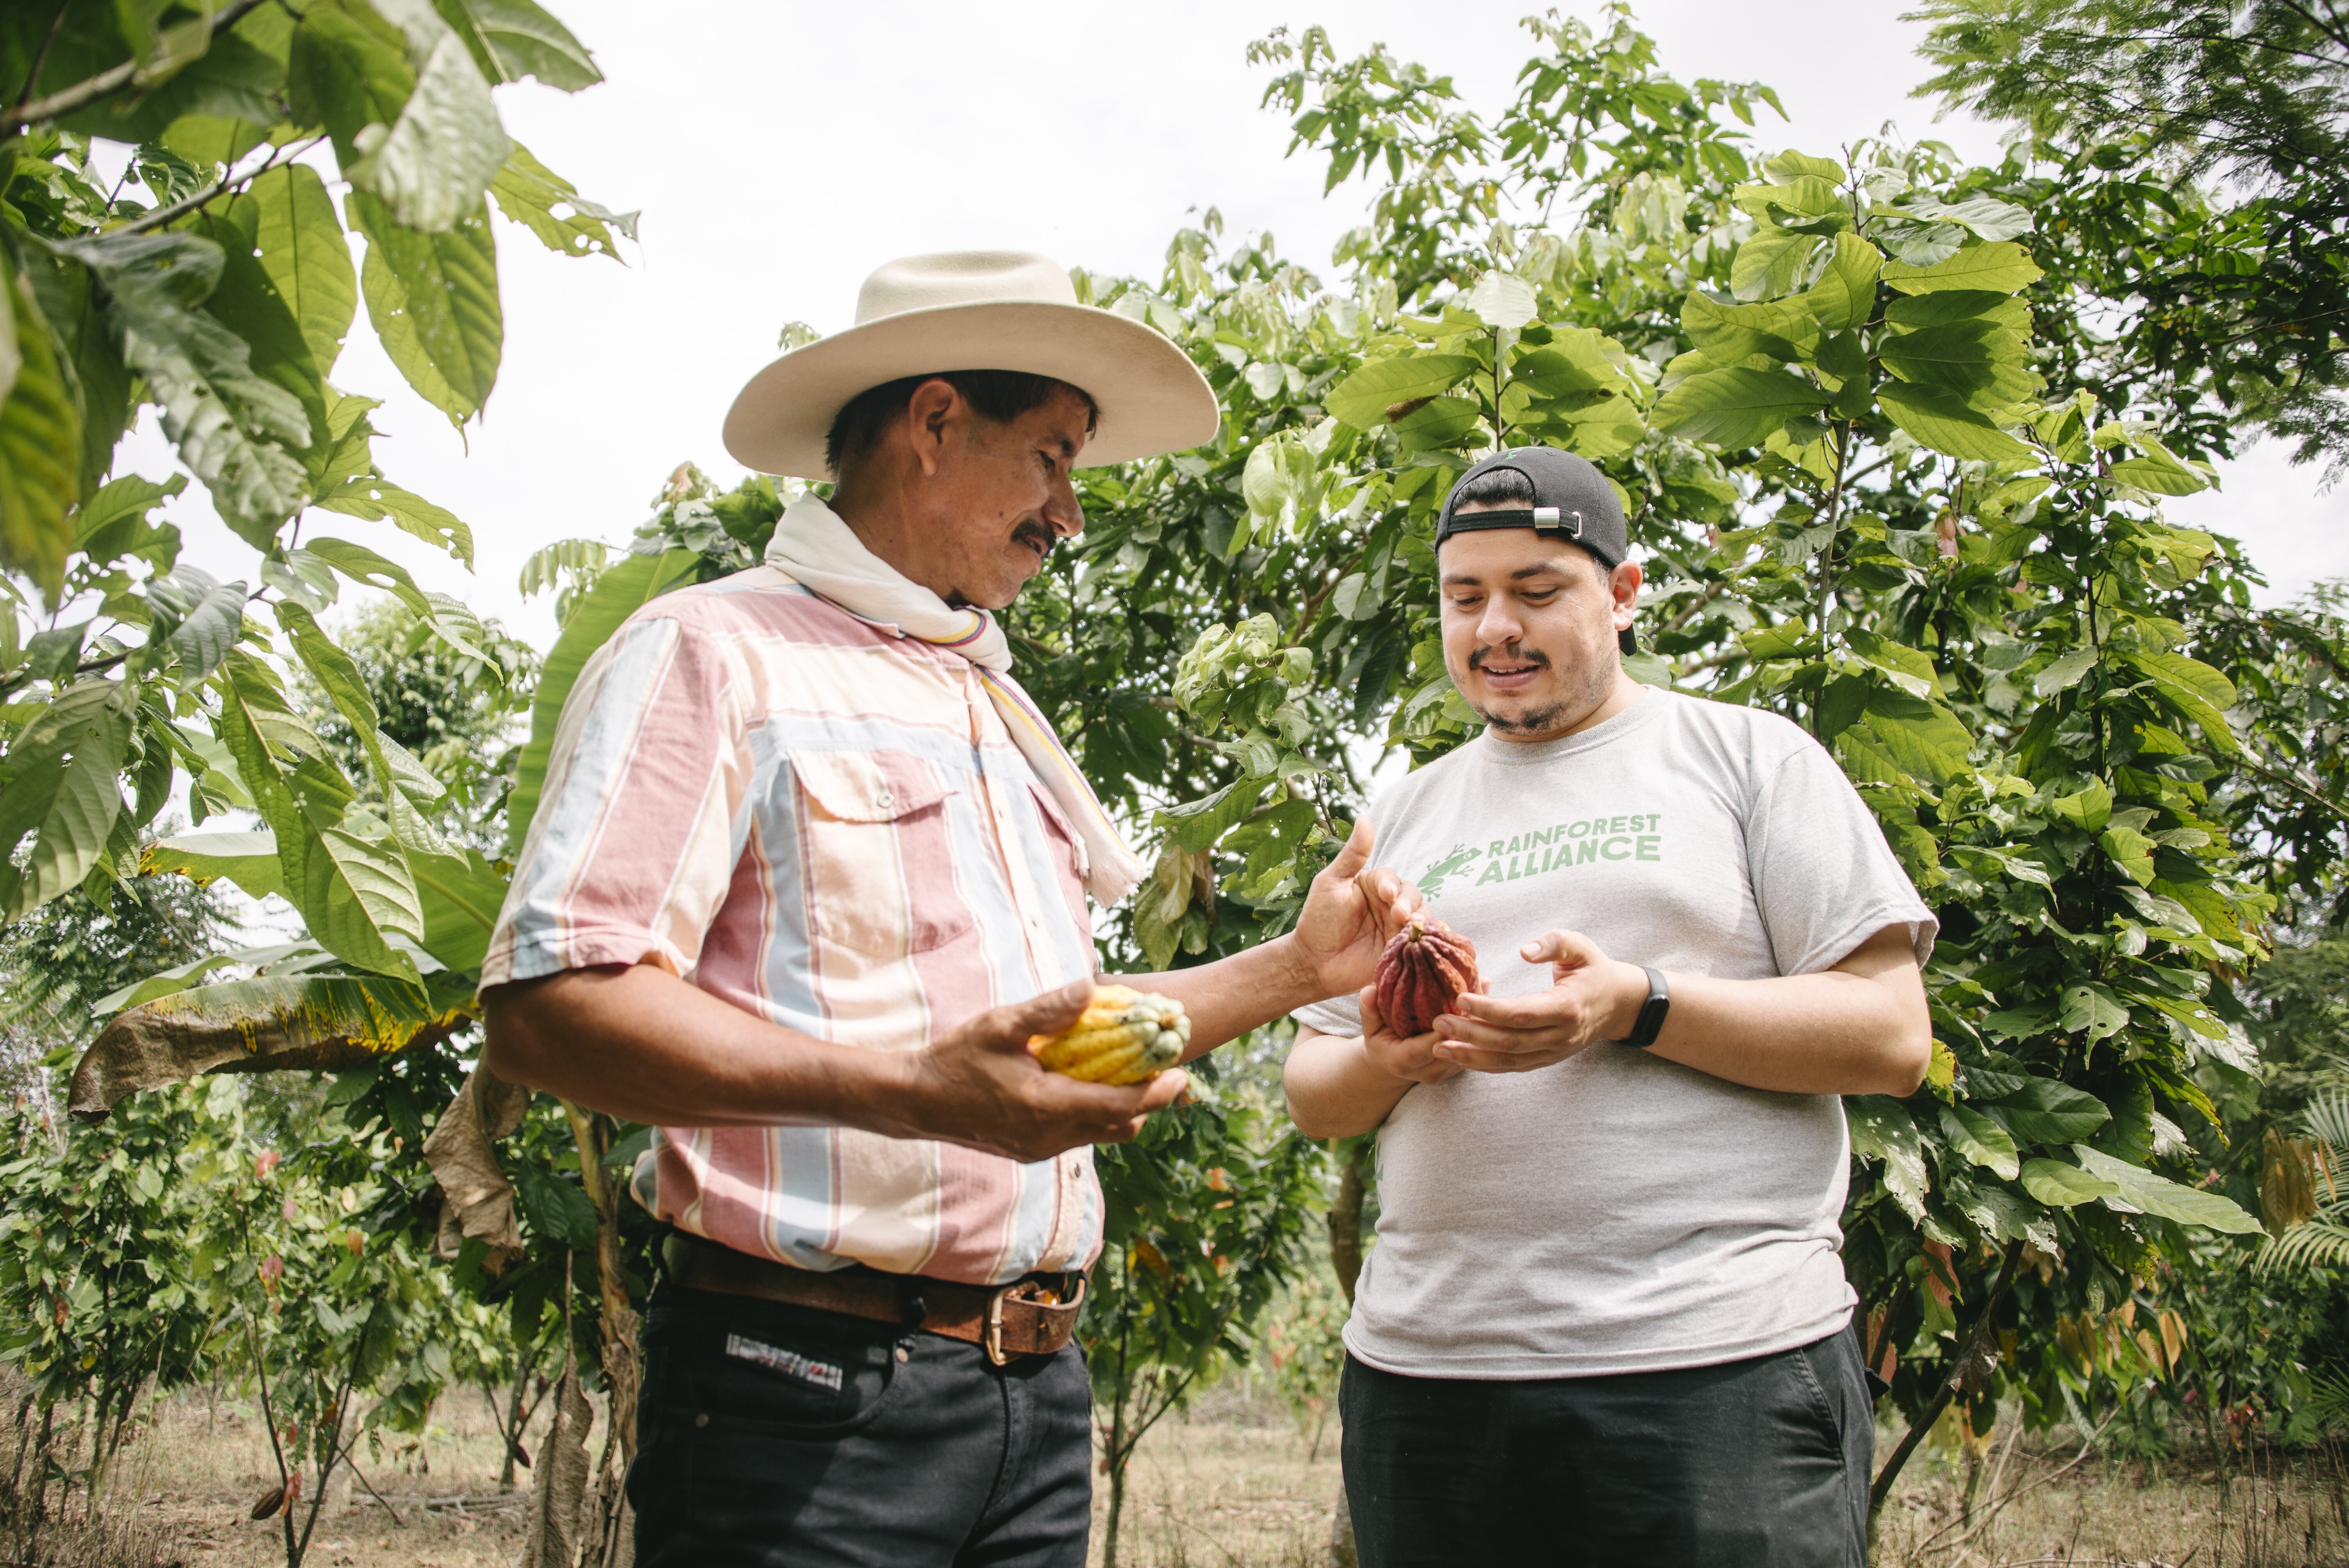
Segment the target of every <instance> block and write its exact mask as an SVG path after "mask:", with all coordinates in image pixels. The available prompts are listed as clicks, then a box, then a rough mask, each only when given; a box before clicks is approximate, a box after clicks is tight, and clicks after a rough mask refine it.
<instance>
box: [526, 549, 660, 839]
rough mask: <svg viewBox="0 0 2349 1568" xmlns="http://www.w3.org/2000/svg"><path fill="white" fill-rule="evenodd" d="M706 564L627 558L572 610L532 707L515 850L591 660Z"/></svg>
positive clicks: (533, 811)
mask: <svg viewBox="0 0 2349 1568" xmlns="http://www.w3.org/2000/svg"><path fill="white" fill-rule="evenodd" d="M700 561H701V557H700V556H699V555H698V554H697V553H696V552H694V551H691V550H671V551H669V552H667V554H666V555H660V556H626V557H625V558H623V559H622V560H621V561H620V562H619V563H618V564H617V565H616V566H610V567H608V568H606V569H605V572H604V574H603V576H599V577H597V578H596V579H595V587H592V588H589V589H588V590H587V593H586V595H585V597H583V598H582V599H581V600H580V601H579V603H578V605H577V606H576V607H574V609H573V610H572V612H571V618H570V619H569V620H568V621H566V622H565V623H564V628H563V635H562V636H560V637H558V638H556V639H554V650H553V651H552V652H550V653H549V654H547V656H546V664H545V667H544V668H543V669H542V670H540V671H539V677H538V691H537V693H536V695H535V696H534V697H533V700H532V701H531V707H530V739H529V740H528V741H527V742H524V743H523V749H522V761H521V763H520V765H519V767H518V768H517V770H516V773H515V775H514V785H513V792H512V794H510V795H508V796H507V797H506V843H507V846H508V848H509V850H510V852H512V853H515V854H519V853H520V852H521V850H522V844H523V838H524V837H525V836H527V835H528V834H529V832H530V819H531V817H532V816H533V815H535V814H536V813H537V810H538V792H539V789H540V788H541V786H542V785H543V784H544V783H545V782H546V764H547V761H548V759H549V758H550V757H551V756H552V755H553V754H554V728H555V725H556V724H557V723H558V722H561V720H562V718H563V704H564V702H565V701H568V700H569V698H570V696H571V688H572V686H573V685H574V683H576V682H577V680H578V679H579V672H580V670H583V669H585V667H586V664H587V659H588V656H589V655H591V654H593V653H594V652H595V650H596V649H599V648H601V647H603V646H604V644H605V643H606V642H608V641H610V640H611V638H612V634H613V633H614V632H616V631H617V630H619V629H620V623H621V622H622V621H625V620H626V619H627V618H628V617H630V616H632V615H634V614H635V613H636V611H637V610H639V609H641V608H643V607H645V606H646V605H648V604H650V603H651V602H652V601H653V600H654V599H656V598H658V597H660V596H661V595H662V594H665V593H667V591H668V590H669V589H670V588H672V587H678V585H679V584H680V583H682V582H683V581H685V580H687V579H688V578H689V577H690V576H692V574H693V570H694V568H695V567H696V566H698V565H699V564H700Z"/></svg>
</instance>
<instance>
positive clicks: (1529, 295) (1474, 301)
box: [1460, 272, 1535, 331]
mask: <svg viewBox="0 0 2349 1568" xmlns="http://www.w3.org/2000/svg"><path fill="white" fill-rule="evenodd" d="M1460 303H1461V305H1462V306H1463V307H1464V308H1465V309H1466V310H1467V311H1468V313H1469V314H1470V315H1472V316H1474V317H1475V318H1476V319H1477V320H1479V321H1481V322H1483V323H1484V324H1485V326H1487V327H1501V328H1504V329H1506V330H1511V331H1514V330H1515V329H1516V328H1517V327H1523V326H1524V325H1525V324H1526V322H1528V321H1531V320H1532V319H1533V318H1534V311H1535V305H1534V291H1533V287H1532V286H1531V285H1529V284H1527V283H1526V280H1525V279H1523V278H1521V277H1512V276H1510V275H1508V274H1507V273H1505V272H1488V273H1486V274H1485V275H1484V276H1482V277H1480V278H1478V279H1477V280H1476V284H1475V287H1473V288H1471V289H1469V291H1468V292H1467V293H1466V294H1464V295H1463V296H1461V298H1460Z"/></svg>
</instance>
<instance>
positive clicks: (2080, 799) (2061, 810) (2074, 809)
mask: <svg viewBox="0 0 2349 1568" xmlns="http://www.w3.org/2000/svg"><path fill="white" fill-rule="evenodd" d="M2047 804H2048V809H2049V810H2050V811H2053V812H2054V814H2055V815H2058V816H2060V817H2062V818H2063V819H2064V821H2066V822H2068V823H2070V824H2072V825H2073V826H2075V827H2084V828H2086V829H2087V830H2088V831H2089V832H2090V833H2095V832H2098V831H2100V830H2101V829H2102V828H2103V827H2104V826H2105V824H2106V823H2107V822H2110V821H2111V820H2112V819H2113V792H2112V791H2111V790H2109V789H2107V788H2106V787H2105V781H2104V780H2102V779H2090V780H2089V781H2088V784H2087V787H2086V788H2085V789H2082V790H2078V791H2075V793H2073V794H2067V795H2060V796H2058V797H2057V798H2056V799H2054V800H2052V801H2050V802H2048V803H2047Z"/></svg>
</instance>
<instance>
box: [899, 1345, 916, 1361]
mask: <svg viewBox="0 0 2349 1568" xmlns="http://www.w3.org/2000/svg"><path fill="white" fill-rule="evenodd" d="M912 1355H913V1353H912V1352H911V1351H909V1350H907V1349H906V1348H905V1346H904V1345H899V1346H898V1347H897V1359H898V1360H900V1361H905V1360H909V1359H911V1357H912Z"/></svg>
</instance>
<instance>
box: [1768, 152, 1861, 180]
mask: <svg viewBox="0 0 2349 1568" xmlns="http://www.w3.org/2000/svg"><path fill="white" fill-rule="evenodd" d="M1762 169H1763V171H1764V173H1766V174H1768V175H1769V176H1770V177H1771V178H1772V179H1774V180H1798V179H1800V178H1802V177H1803V176H1804V175H1806V174H1807V175H1809V176H1811V177H1812V178H1813V179H1816V180H1824V181H1826V182H1827V183H1828V184H1829V185H1837V184H1840V183H1841V182H1842V181H1843V176H1844V168H1843V165H1842V164H1840V163H1838V162H1837V161H1835V160H1834V159H1832V158H1814V157H1812V156H1811V155H1810V154H1809V153H1807V152H1797V151H1795V149H1793V148H1791V147H1789V148H1787V149H1786V150H1785V151H1783V152H1774V153H1772V154H1771V155H1770V156H1769V157H1767V158H1765V159H1764V160H1763V161H1762Z"/></svg>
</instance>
